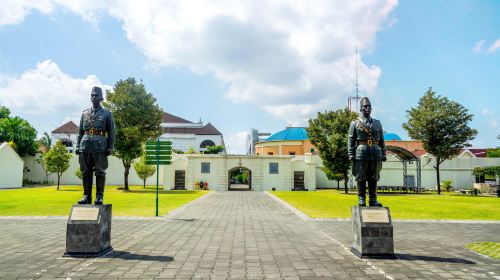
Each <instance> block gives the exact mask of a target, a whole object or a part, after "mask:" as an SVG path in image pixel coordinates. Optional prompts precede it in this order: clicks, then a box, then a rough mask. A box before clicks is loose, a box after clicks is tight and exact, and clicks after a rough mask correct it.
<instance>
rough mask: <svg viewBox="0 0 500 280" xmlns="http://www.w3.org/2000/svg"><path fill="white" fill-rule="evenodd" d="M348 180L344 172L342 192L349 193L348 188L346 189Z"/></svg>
mask: <svg viewBox="0 0 500 280" xmlns="http://www.w3.org/2000/svg"><path fill="white" fill-rule="evenodd" d="M348 180H349V177H348V175H347V174H344V192H345V193H349V190H348V189H347V181H348Z"/></svg>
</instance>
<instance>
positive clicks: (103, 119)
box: [76, 87, 115, 205]
mask: <svg viewBox="0 0 500 280" xmlns="http://www.w3.org/2000/svg"><path fill="white" fill-rule="evenodd" d="M90 101H92V108H89V109H87V110H84V111H83V113H82V117H81V119H80V130H79V133H78V140H77V144H76V154H77V155H79V161H80V170H81V171H82V175H83V198H82V199H80V200H79V201H78V204H91V203H92V181H93V177H94V174H93V173H94V172H95V181H96V182H95V185H96V197H95V201H94V203H95V204H96V205H101V204H102V203H103V196H104V184H105V183H106V169H107V168H108V156H110V155H111V152H112V151H113V145H114V142H115V122H114V120H113V115H112V114H111V112H110V111H108V110H106V109H104V108H103V107H102V106H101V102H102V101H103V97H102V89H101V88H100V87H93V88H92V92H91V94H90Z"/></svg>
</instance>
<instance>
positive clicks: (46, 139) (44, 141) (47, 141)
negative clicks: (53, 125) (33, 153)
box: [38, 132, 52, 152]
mask: <svg viewBox="0 0 500 280" xmlns="http://www.w3.org/2000/svg"><path fill="white" fill-rule="evenodd" d="M38 143H40V145H42V146H43V147H45V150H46V152H48V151H49V150H50V147H52V137H50V135H49V134H48V133H47V132H44V133H43V136H42V138H40V139H39V140H38Z"/></svg>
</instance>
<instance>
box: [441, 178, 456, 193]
mask: <svg viewBox="0 0 500 280" xmlns="http://www.w3.org/2000/svg"><path fill="white" fill-rule="evenodd" d="M452 184H453V181H451V180H444V181H443V182H441V186H442V187H443V189H444V191H446V192H449V191H450V190H451V189H452V188H453V186H452Z"/></svg>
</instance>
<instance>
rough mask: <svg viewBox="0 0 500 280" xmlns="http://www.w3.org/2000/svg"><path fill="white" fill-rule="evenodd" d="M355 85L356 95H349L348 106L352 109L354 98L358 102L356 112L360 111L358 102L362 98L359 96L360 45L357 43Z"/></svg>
mask: <svg viewBox="0 0 500 280" xmlns="http://www.w3.org/2000/svg"><path fill="white" fill-rule="evenodd" d="M354 87H355V91H356V96H349V98H348V106H347V107H348V108H349V109H350V110H352V101H353V100H354V102H355V103H356V111H355V112H358V110H359V108H358V106H359V105H358V103H359V100H360V99H361V98H360V97H359V82H358V45H357V44H356V81H355V83H354Z"/></svg>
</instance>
